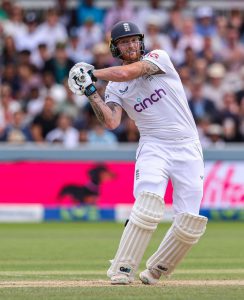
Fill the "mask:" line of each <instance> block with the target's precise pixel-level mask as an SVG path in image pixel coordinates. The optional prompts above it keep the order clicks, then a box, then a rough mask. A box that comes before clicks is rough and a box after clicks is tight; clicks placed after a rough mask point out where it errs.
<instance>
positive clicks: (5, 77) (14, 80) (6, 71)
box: [2, 63, 20, 99]
mask: <svg viewBox="0 0 244 300" xmlns="http://www.w3.org/2000/svg"><path fill="white" fill-rule="evenodd" d="M17 66H18V65H17ZM17 66H16V65H15V64H13V63H8V64H6V66H5V67H4V68H3V73H2V83H6V84H8V85H9V86H10V88H11V91H12V97H13V98H15V99H18V98H19V97H18V95H19V90H20V80H19V76H18V74H17Z"/></svg>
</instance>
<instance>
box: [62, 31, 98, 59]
mask: <svg viewBox="0 0 244 300" xmlns="http://www.w3.org/2000/svg"><path fill="white" fill-rule="evenodd" d="M69 36H70V38H69V41H68V44H67V55H68V58H69V59H70V60H73V61H74V62H75V63H78V62H80V61H90V60H91V57H92V55H91V51H90V50H88V49H87V50H86V49H84V46H83V45H82V43H80V40H79V29H78V28H77V27H72V28H71V29H70V33H69Z"/></svg>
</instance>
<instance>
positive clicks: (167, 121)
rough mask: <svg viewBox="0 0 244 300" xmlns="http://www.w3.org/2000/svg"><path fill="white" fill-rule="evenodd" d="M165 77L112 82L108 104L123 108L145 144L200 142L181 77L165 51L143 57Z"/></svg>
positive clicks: (106, 98) (154, 52)
mask: <svg viewBox="0 0 244 300" xmlns="http://www.w3.org/2000/svg"><path fill="white" fill-rule="evenodd" d="M143 60H147V61H150V62H152V63H154V64H155V65H157V66H158V67H159V68H160V69H161V70H163V71H164V72H165V74H159V75H144V76H142V77H139V78H136V79H134V80H130V81H127V82H109V84H108V85H107V88H106V92H105V102H106V103H108V102H115V103H118V104H119V105H121V106H122V107H123V108H124V110H125V111H126V112H127V114H128V115H129V117H130V118H131V119H133V120H134V121H135V124H136V126H137V127H138V129H139V132H140V136H141V140H147V139H148V138H150V140H153V139H154V140H157V139H160V140H182V139H189V138H190V139H193V140H194V139H198V133H197V129H196V125H195V122H194V119H193V117H192V114H191V111H190V109H189V106H188V102H187V99H186V96H185V92H184V89H183V86H182V83H181V80H180V77H179V75H178V73H177V72H176V70H175V68H174V66H173V64H172V62H171V61H170V58H169V56H168V54H167V53H166V52H165V51H164V50H154V51H152V52H150V53H149V54H147V55H146V56H144V57H143Z"/></svg>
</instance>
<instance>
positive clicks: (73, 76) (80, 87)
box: [68, 65, 96, 96]
mask: <svg viewBox="0 0 244 300" xmlns="http://www.w3.org/2000/svg"><path fill="white" fill-rule="evenodd" d="M88 72H89V70H88V71H87V70H84V69H83V68H82V66H81V65H79V66H74V67H73V68H72V69H71V70H70V72H69V79H68V84H69V88H70V90H71V91H72V92H73V93H75V94H77V95H84V94H85V95H86V96H90V95H92V94H93V93H94V92H95V91H96V88H95V86H94V85H93V82H92V79H91V76H90V75H89V74H88Z"/></svg>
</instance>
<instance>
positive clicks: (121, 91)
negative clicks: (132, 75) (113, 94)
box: [119, 86, 129, 95]
mask: <svg viewBox="0 0 244 300" xmlns="http://www.w3.org/2000/svg"><path fill="white" fill-rule="evenodd" d="M128 88H129V87H128V86H127V87H126V88H125V89H124V90H119V92H120V94H122V95H123V94H124V93H126V92H127V91H128Z"/></svg>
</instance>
